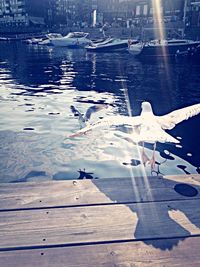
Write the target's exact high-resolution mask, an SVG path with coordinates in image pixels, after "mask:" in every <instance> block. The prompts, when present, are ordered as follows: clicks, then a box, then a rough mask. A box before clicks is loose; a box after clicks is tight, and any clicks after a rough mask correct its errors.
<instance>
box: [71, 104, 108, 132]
mask: <svg viewBox="0 0 200 267" xmlns="http://www.w3.org/2000/svg"><path fill="white" fill-rule="evenodd" d="M107 107H108V106H107V105H106V104H102V105H93V106H91V107H89V108H88V109H87V111H86V113H85V114H84V115H83V114H82V113H81V112H80V111H79V110H78V109H77V108H76V107H75V106H70V108H71V111H72V113H73V114H74V116H78V120H79V124H80V128H81V129H83V128H85V127H87V126H89V125H90V123H89V120H90V118H91V115H92V113H95V112H97V111H100V110H101V109H103V108H107Z"/></svg>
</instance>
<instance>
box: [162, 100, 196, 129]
mask: <svg viewBox="0 0 200 267" xmlns="http://www.w3.org/2000/svg"><path fill="white" fill-rule="evenodd" d="M199 113H200V104H196V105H192V106H189V107H186V108H181V109H178V110H175V111H172V112H171V113H169V114H167V115H164V116H160V117H157V122H158V123H159V124H160V126H161V127H162V129H168V130H170V129H172V128H174V127H175V126H176V124H178V123H180V122H182V121H184V120H188V119H189V118H191V117H193V116H195V115H198V114H199Z"/></svg>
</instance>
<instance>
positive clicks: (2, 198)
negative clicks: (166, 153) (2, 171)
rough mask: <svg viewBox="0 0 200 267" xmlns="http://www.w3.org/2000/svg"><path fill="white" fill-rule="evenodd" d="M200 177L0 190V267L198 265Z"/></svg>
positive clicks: (57, 183)
mask: <svg viewBox="0 0 200 267" xmlns="http://www.w3.org/2000/svg"><path fill="white" fill-rule="evenodd" d="M199 214H200V175H198V174H196V175H182V176H163V177H162V176H160V177H135V178H113V179H93V180H68V181H45V182H27V183H7V184H1V185H0V229H1V231H0V266H1V267H13V266H15V267H33V266H41V267H47V266H48V267H49V266H50V267H51V266H52V267H72V266H73V267H80V266H81V267H83V266H84V267H86V266H87V267H88V266H91V267H96V266H106V267H112V266H113V267H114V266H116V267H133V266H199V264H200V253H199V247H200V216H199Z"/></svg>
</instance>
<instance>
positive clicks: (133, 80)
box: [0, 42, 200, 182]
mask: <svg viewBox="0 0 200 267" xmlns="http://www.w3.org/2000/svg"><path fill="white" fill-rule="evenodd" d="M168 67H169V69H168V76H166V68H165V64H164V62H162V61H159V62H153V61H151V62H149V61H146V62H140V61H136V60H135V59H134V58H132V57H130V55H129V54H128V53H127V54H126V53H123V54H118V53H111V54H109V53H106V54H104V53H101V54H95V53H87V52H86V51H84V50H81V49H80V50H79V49H77V50H70V49H66V48H64V49H52V48H48V47H39V46H28V45H24V44H21V43H17V42H16V43H10V44H5V43H1V44H0V89H1V97H0V105H1V113H0V125H1V131H0V150H1V152H0V153H1V154H0V158H1V160H0V170H1V171H0V178H1V181H2V182H3V181H4V182H10V181H21V180H23V179H24V180H25V181H30V180H34V179H73V178H77V169H79V168H80V170H81V171H84V168H85V169H86V170H87V171H86V173H88V175H91V176H92V177H94V178H95V177H99V178H101V177H108V178H109V177H119V176H121V177H122V176H123V177H125V176H130V172H132V173H133V174H134V176H140V175H141V174H143V171H142V167H141V165H142V164H140V162H141V158H140V157H139V154H140V153H141V149H142V148H141V147H137V146H135V144H133V143H131V142H127V136H126V135H127V129H124V127H122V126H120V127H117V128H115V129H113V128H111V129H110V130H109V131H107V130H106V131H101V130H100V131H98V132H96V133H93V134H90V133H89V134H88V135H87V137H79V138H76V140H66V138H67V136H69V135H70V134H71V133H73V132H76V131H77V130H78V129H79V126H78V124H77V118H76V117H74V116H73V114H71V110H70V106H72V105H74V106H76V107H77V109H79V110H80V111H85V110H87V108H89V107H90V106H91V104H95V105H100V104H104V105H107V106H108V107H109V108H108V109H102V110H100V111H99V113H95V114H93V116H92V117H91V122H95V121H97V120H98V119H99V118H105V117H107V116H116V115H117V114H119V115H124V116H127V115H129V116H133V115H138V114H139V113H140V107H141V102H143V101H149V102H151V103H152V104H153V106H154V109H155V114H158V115H162V114H165V113H168V112H170V111H171V110H174V109H178V108H181V107H185V106H189V105H192V104H194V103H198V102H200V95H199V84H200V74H199V73H200V71H199V70H200V66H198V65H187V64H182V65H178V64H171V63H170V62H169V66H168ZM199 121H200V120H199V118H198V117H197V118H192V119H190V120H189V121H187V122H186V123H185V122H183V123H181V124H180V125H178V126H177V127H176V128H175V129H173V130H172V131H170V134H172V136H174V137H177V139H179V140H180V144H181V148H180V147H176V146H175V145H169V144H160V143H158V145H157V148H156V166H155V167H156V172H157V173H163V174H175V173H177V174H178V173H186V172H188V173H195V172H199V166H200V162H199V153H198V151H197V149H196V148H198V147H199V145H200V144H199V134H198V131H199V125H200V124H199ZM123 133H124V134H123ZM167 151H168V152H169V153H168V152H167ZM145 152H146V154H147V156H148V157H150V156H151V153H152V146H150V145H148V144H147V145H145ZM165 159H167V161H165ZM180 166H181V167H180ZM146 171H147V174H150V173H151V168H150V167H149V165H147V166H146ZM157 173H154V175H155V174H157ZM32 174H34V175H32ZM81 177H83V176H81ZM85 178H86V176H84V179H85Z"/></svg>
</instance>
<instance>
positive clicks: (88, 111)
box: [84, 105, 107, 121]
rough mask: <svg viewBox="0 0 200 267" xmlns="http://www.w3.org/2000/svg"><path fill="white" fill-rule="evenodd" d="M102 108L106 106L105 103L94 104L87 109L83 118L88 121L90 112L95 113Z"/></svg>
mask: <svg viewBox="0 0 200 267" xmlns="http://www.w3.org/2000/svg"><path fill="white" fill-rule="evenodd" d="M103 108H107V105H94V106H91V107H89V108H88V109H87V111H86V113H85V116H84V119H85V120H86V121H88V120H89V119H90V118H91V115H92V113H95V112H97V111H99V110H101V109H103Z"/></svg>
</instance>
